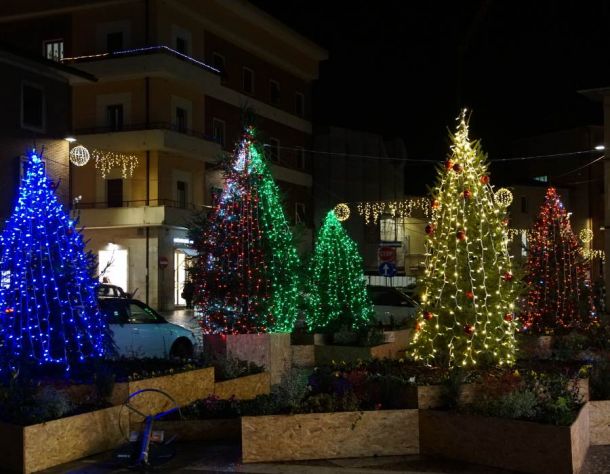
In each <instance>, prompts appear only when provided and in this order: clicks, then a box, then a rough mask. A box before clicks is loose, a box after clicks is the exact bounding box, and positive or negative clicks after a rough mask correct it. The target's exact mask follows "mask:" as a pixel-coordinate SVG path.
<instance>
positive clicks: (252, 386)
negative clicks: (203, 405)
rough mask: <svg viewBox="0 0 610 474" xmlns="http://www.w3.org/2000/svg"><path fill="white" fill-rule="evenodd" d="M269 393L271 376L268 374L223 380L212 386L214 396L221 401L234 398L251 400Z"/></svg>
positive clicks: (262, 373)
mask: <svg viewBox="0 0 610 474" xmlns="http://www.w3.org/2000/svg"><path fill="white" fill-rule="evenodd" d="M270 392H271V374H270V373H269V372H261V373H260V374H253V375H247V376H245V377H239V378H236V379H231V380H224V381H222V382H216V383H215V385H214V395H216V396H217V397H218V398H221V399H227V398H231V397H234V398H236V399H238V400H251V399H253V398H256V397H257V396H258V395H266V394H268V393H270Z"/></svg>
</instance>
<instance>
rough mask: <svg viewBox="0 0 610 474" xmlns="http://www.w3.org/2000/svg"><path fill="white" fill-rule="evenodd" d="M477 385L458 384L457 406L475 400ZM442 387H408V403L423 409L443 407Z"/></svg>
mask: <svg viewBox="0 0 610 474" xmlns="http://www.w3.org/2000/svg"><path fill="white" fill-rule="evenodd" d="M478 389H479V386H478V385H476V384H463V385H461V386H460V395H459V398H458V400H457V404H458V406H464V405H467V404H469V403H472V402H474V401H475V398H476V396H477V391H478ZM443 391H444V387H443V386H442V385H417V386H415V385H414V386H412V387H409V390H408V393H409V400H408V401H407V403H408V405H409V406H411V407H414V408H420V409H423V410H428V409H434V408H443V406H444V405H445V399H444V394H443Z"/></svg>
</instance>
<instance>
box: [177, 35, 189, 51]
mask: <svg viewBox="0 0 610 474" xmlns="http://www.w3.org/2000/svg"><path fill="white" fill-rule="evenodd" d="M176 51H178V52H179V53H182V54H188V41H187V40H186V39H185V38H183V37H181V36H177V37H176Z"/></svg>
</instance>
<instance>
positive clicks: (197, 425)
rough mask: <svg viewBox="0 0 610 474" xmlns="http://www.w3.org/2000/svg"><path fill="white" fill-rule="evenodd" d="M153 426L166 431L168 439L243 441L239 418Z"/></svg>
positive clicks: (133, 426)
mask: <svg viewBox="0 0 610 474" xmlns="http://www.w3.org/2000/svg"><path fill="white" fill-rule="evenodd" d="M153 426H154V429H155V430H162V431H165V436H166V437H167V436H173V435H176V437H177V439H178V440H179V441H236V442H239V441H240V439H241V421H240V419H239V418H222V419H218V420H175V421H156V422H155V424H154V425H153ZM139 428H141V424H135V425H134V424H132V429H139Z"/></svg>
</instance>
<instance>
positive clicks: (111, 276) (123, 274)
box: [97, 245, 129, 292]
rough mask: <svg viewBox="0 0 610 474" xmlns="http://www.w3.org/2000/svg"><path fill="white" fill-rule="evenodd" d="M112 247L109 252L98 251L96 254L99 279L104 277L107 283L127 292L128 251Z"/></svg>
mask: <svg viewBox="0 0 610 474" xmlns="http://www.w3.org/2000/svg"><path fill="white" fill-rule="evenodd" d="M116 247H117V246H116V245H113V246H112V249H111V250H100V251H99V253H98V259H97V261H98V265H99V274H100V277H105V278H106V279H107V283H110V284H112V285H116V286H120V287H121V288H122V289H123V291H125V292H127V291H129V289H128V285H127V281H128V274H127V271H128V269H129V261H128V257H129V255H128V253H127V252H128V251H127V250H126V249H120V248H116Z"/></svg>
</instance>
